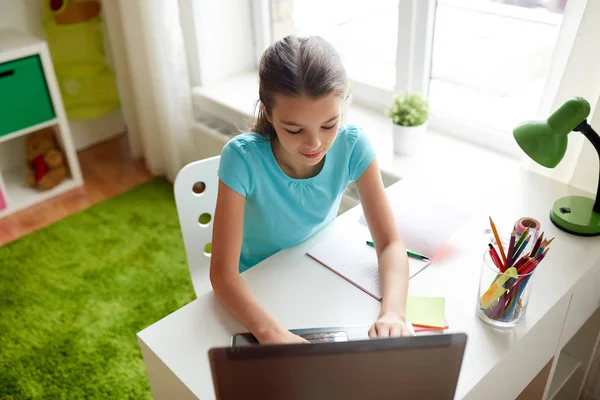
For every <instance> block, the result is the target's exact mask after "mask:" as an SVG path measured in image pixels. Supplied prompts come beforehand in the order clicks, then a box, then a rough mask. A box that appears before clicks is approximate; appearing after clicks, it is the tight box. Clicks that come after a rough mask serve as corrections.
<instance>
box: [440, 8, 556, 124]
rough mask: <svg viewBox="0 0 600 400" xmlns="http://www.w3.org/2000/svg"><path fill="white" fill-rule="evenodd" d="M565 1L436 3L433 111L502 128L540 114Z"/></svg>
mask: <svg viewBox="0 0 600 400" xmlns="http://www.w3.org/2000/svg"><path fill="white" fill-rule="evenodd" d="M564 7H565V1H551V0H502V1H498V0H438V2H437V7H436V10H435V25H434V26H435V29H434V32H435V33H434V37H433V56H432V66H431V78H430V83H429V99H430V102H431V106H432V109H433V110H435V111H436V112H438V113H439V114H440V115H443V116H444V118H454V119H460V120H464V121H468V122H471V123H475V124H478V125H482V126H484V127H486V126H487V127H490V128H494V129H496V130H500V131H504V132H509V133H510V132H512V128H513V127H514V126H515V125H517V124H518V123H520V122H522V121H524V120H527V119H531V118H532V117H533V116H535V114H536V112H537V107H538V105H539V103H540V98H541V95H542V91H543V89H544V84H545V81H546V76H547V74H548V69H549V67H550V61H551V58H552V53H553V51H554V46H555V44H556V41H557V38H558V33H559V29H560V25H561V23H562V13H563V12H564Z"/></svg>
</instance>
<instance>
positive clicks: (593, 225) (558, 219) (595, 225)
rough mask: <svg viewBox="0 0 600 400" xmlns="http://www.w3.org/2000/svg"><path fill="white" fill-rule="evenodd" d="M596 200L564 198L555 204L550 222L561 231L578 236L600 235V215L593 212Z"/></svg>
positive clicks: (580, 197) (578, 197) (577, 197)
mask: <svg viewBox="0 0 600 400" xmlns="http://www.w3.org/2000/svg"><path fill="white" fill-rule="evenodd" d="M593 208H594V199H591V198H588V197H582V196H567V197H562V198H560V199H558V200H556V201H555V202H554V206H553V207H552V211H551V213H550V220H551V221H552V223H554V225H556V226H557V227H558V228H559V229H562V230H563V231H565V232H568V233H571V234H573V235H578V236H598V235H600V214H599V213H596V212H594V211H593Z"/></svg>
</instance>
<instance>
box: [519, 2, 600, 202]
mask: <svg viewBox="0 0 600 400" xmlns="http://www.w3.org/2000/svg"><path fill="white" fill-rule="evenodd" d="M599 20H600V1H597V0H569V1H568V3H567V8H566V10H565V15H564V22H563V26H562V28H561V33H560V36H559V40H558V43H557V46H556V50H555V53H554V56H553V61H552V67H551V70H550V74H549V76H548V84H547V86H546V89H545V92H544V96H543V99H544V100H543V101H542V104H541V107H540V113H539V114H540V116H542V117H547V116H548V115H550V114H551V113H552V112H553V111H554V110H556V109H557V108H558V107H559V106H560V105H561V104H563V103H564V102H565V101H566V100H568V99H569V98H571V97H574V96H580V97H584V98H585V99H586V100H588V101H589V102H590V105H591V106H592V113H591V115H590V117H589V118H588V122H589V123H590V124H591V125H592V127H593V128H594V129H595V130H597V131H598V132H600V107H598V105H599V104H600V51H598V38H599V37H600V24H598V21H599ZM530 168H531V169H533V170H535V171H537V172H540V173H542V174H544V175H547V176H550V177H552V178H554V179H557V180H559V181H561V182H564V183H568V184H571V185H573V186H575V187H578V188H580V189H583V190H587V191H589V192H592V193H596V189H597V184H598V155H597V153H596V151H595V150H594V148H593V147H592V145H591V144H590V143H589V141H588V140H587V139H585V138H584V137H583V135H581V134H580V133H576V132H573V133H571V134H570V135H569V147H568V150H567V154H566V155H565V157H564V159H563V160H562V161H561V163H560V164H559V165H558V166H557V167H556V168H554V169H546V168H544V167H541V166H539V165H537V164H535V163H533V162H532V163H531V164H530Z"/></svg>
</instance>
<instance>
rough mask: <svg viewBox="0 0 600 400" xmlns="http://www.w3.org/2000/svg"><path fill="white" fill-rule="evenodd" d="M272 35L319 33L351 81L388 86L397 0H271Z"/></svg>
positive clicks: (391, 75) (393, 75)
mask: <svg viewBox="0 0 600 400" xmlns="http://www.w3.org/2000/svg"><path fill="white" fill-rule="evenodd" d="M271 18H272V20H271V22H272V33H273V39H274V40H278V39H280V38H282V37H284V36H286V35H289V34H292V33H294V34H298V35H302V36H306V35H319V36H322V37H324V38H325V39H327V40H328V41H329V42H331V43H332V44H333V45H334V46H335V48H336V49H337V50H338V51H339V53H340V56H341V57H342V59H343V61H344V64H345V66H346V69H347V71H348V74H349V75H350V76H351V77H352V79H353V80H355V81H359V82H362V83H366V84H369V85H372V86H375V87H380V88H384V89H387V90H389V91H391V90H393V88H394V84H395V80H396V46H397V37H398V33H397V32H398V0H369V1H364V0H325V1H324V0H301V1H294V0H273V1H272V2H271Z"/></svg>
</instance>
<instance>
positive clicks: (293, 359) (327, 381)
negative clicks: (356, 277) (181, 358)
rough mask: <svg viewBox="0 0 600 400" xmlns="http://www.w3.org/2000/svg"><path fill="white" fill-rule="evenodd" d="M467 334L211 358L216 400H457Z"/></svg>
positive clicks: (230, 350)
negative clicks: (457, 386) (456, 395)
mask: <svg viewBox="0 0 600 400" xmlns="http://www.w3.org/2000/svg"><path fill="white" fill-rule="evenodd" d="M466 343H467V336H466V335H465V334H462V333H454V334H440V335H426V336H413V337H400V338H385V339H371V340H356V341H352V340H351V341H341V342H340V341H325V342H319V343H313V344H285V345H256V346H240V347H220V348H213V349H210V350H209V352H208V356H209V361H210V367H211V371H212V377H213V385H214V389H215V394H216V398H217V399H219V400H234V399H267V400H269V399H403V398H404V399H436V400H437V399H453V398H454V395H455V391H456V384H457V382H458V376H459V373H460V369H461V365H462V360H463V355H464V350H465V346H466Z"/></svg>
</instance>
